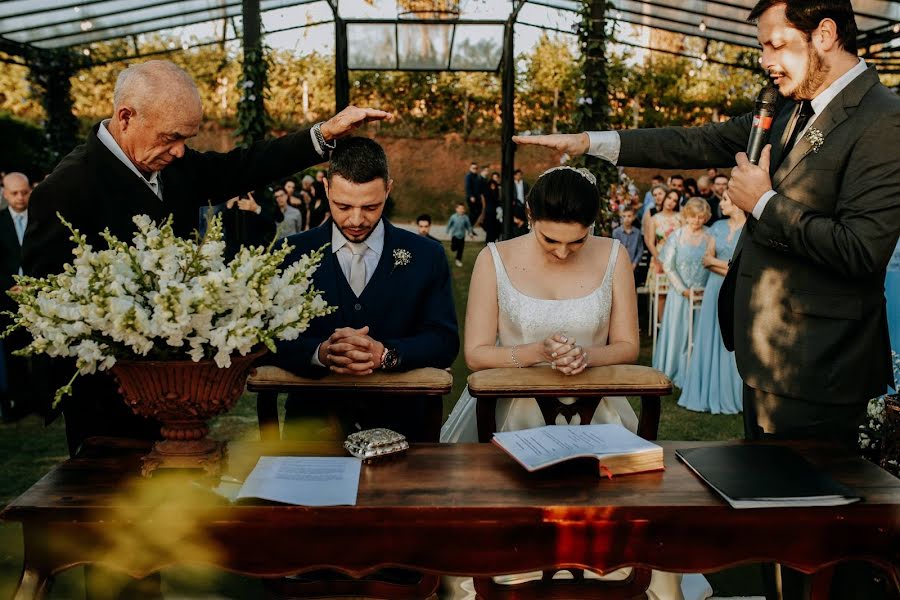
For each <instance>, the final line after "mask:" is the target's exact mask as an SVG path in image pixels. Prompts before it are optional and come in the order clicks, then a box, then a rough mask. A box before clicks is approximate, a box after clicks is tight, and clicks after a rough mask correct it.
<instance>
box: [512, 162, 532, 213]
mask: <svg viewBox="0 0 900 600" xmlns="http://www.w3.org/2000/svg"><path fill="white" fill-rule="evenodd" d="M513 186H514V188H515V190H516V202H518V203H519V205H520V206H525V199H526V198H528V191H529V190H530V189H531V188H529V187H528V182H527V181H525V177H524V175H522V169H516V170H515V171H513Z"/></svg>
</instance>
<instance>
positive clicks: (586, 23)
mask: <svg viewBox="0 0 900 600" xmlns="http://www.w3.org/2000/svg"><path fill="white" fill-rule="evenodd" d="M610 6H611V4H610V3H609V2H607V1H606V0H582V1H581V22H580V23H579V24H578V41H579V46H580V49H581V97H580V98H579V99H578V101H577V102H576V111H575V118H574V125H575V130H576V131H604V130H607V129H609V111H610V104H609V76H608V74H607V72H606V42H607V30H606V14H607V12H608V11H609V9H610ZM570 164H571V165H572V166H575V167H586V168H587V169H589V170H590V171H591V172H592V173H593V174H594V175H596V176H597V186H598V187H599V188H600V198H601V202H600V217H599V220H598V222H597V225H598V228H599V231H600V233H602V234H604V235H609V234H610V233H611V230H612V221H613V217H614V214H613V212H612V209H611V208H610V203H609V193H610V186H612V185H614V184H616V183H618V171H617V170H616V168H615V167H614V166H613V165H611V164H610V163H608V162H606V161H604V160H600V159H598V158H595V157H592V156H587V155H585V156H579V157H577V158H575V159H573V160H572V161H571V163H570Z"/></svg>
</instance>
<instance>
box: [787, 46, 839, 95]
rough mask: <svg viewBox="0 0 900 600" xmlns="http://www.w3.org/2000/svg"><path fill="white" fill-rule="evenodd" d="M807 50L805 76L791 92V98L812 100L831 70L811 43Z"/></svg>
mask: <svg viewBox="0 0 900 600" xmlns="http://www.w3.org/2000/svg"><path fill="white" fill-rule="evenodd" d="M807 52H808V55H809V61H808V64H807V68H806V77H804V78H803V81H801V82H800V84H799V85H798V86H797V87H796V88H795V89H794V91H793V92H792V93H791V99H792V100H797V101H799V100H812V99H813V97H814V96H815V94H816V92H817V91H818V90H819V88H820V87H822V83H823V82H824V81H825V78H826V77H827V76H828V73H829V72H830V71H831V65H828V64H826V63H825V61H824V60H822V55H821V54H819V53H818V52H817V51H816V49H815V48H814V47H813V45H812V44H810V45H809V49H808V50H807Z"/></svg>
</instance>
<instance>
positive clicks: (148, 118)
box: [23, 61, 386, 453]
mask: <svg viewBox="0 0 900 600" xmlns="http://www.w3.org/2000/svg"><path fill="white" fill-rule="evenodd" d="M128 71H131V72H132V75H131V76H130V78H123V76H124V74H123V75H120V79H119V81H118V82H117V84H116V104H117V105H116V106H115V107H114V116H113V119H111V120H107V121H104V124H105V125H104V128H105V131H106V132H109V131H112V130H115V129H116V128H117V127H118V128H120V129H121V128H122V127H123V125H122V124H121V123H122V122H123V121H125V122H126V123H127V126H128V127H132V128H133V129H134V130H136V132H137V133H134V134H131V135H132V138H134V136H137V135H138V133H141V132H145V131H147V130H149V134H147V133H143V135H144V137H148V138H149V141H148V142H147V144H148V145H156V147H157V148H158V147H163V148H165V149H167V150H166V151H165V152H164V153H163V154H161V156H162V159H153V162H150V163H149V165H150V166H148V164H143V163H142V165H140V164H138V163H137V162H135V161H136V160H139V157H140V156H144V155H146V152H145V153H144V154H142V153H141V149H140V148H137V149H134V148H132V150H133V154H134V157H132V156H131V155H126V154H127V153H124V150H123V148H122V145H121V144H116V142H115V141H113V142H112V144H113V146H114V147H115V148H117V149H118V152H119V153H122V155H121V156H119V155H118V154H117V153H116V152H114V151H113V149H112V148H111V147H110V146H109V145H108V144H109V143H110V142H109V139H111V138H107V142H104V141H102V140H101V139H100V138H99V137H98V133H99V132H100V127H101V124H97V125H95V126H94V127H93V128H92V129H91V131H90V133H89V134H88V137H87V140H86V141H85V143H84V144H83V145H81V146H79V147H77V148H75V150H73V151H72V153H71V154H69V155H68V156H66V157H65V158H63V159H62V161H61V162H60V163H59V165H57V167H56V168H55V169H54V170H53V172H52V173H51V174H50V175H49V176H48V177H47V179H46V180H45V181H43V182H42V183H41V184H40V185H39V186H38V187H37V188H36V189H35V190H34V192H33V194H32V197H31V206H30V210H29V222H28V229H27V233H26V237H25V244H24V248H23V252H24V265H25V266H24V269H25V272H26V274H28V275H33V276H38V277H42V276H46V275H48V274H51V273H58V272H61V271H62V268H63V265H64V264H65V263H67V262H70V261H71V260H72V248H73V246H74V244H73V242H71V241H70V240H69V237H70V235H71V234H70V233H69V231H68V230H67V229H66V228H65V227H64V226H63V225H62V223H61V222H60V221H59V219H58V218H57V216H56V215H57V213H59V214H61V215H62V216H63V217H64V218H65V219H66V220H67V221H68V222H70V223H71V224H72V225H73V226H74V227H75V228H76V229H78V230H79V231H80V232H81V233H82V234H83V235H85V236H86V238H87V241H88V243H89V244H92V245H93V246H94V247H95V248H96V247H100V248H103V247H105V243H104V242H102V240H101V238H100V233H101V232H102V231H103V229H104V228H109V230H110V232H111V233H112V234H113V235H115V236H117V237H118V238H119V239H120V240H127V241H129V242H130V241H131V236H132V235H133V233H134V231H135V230H136V227H135V225H134V223H133V222H132V217H134V216H135V215H139V214H146V215H149V216H150V217H151V218H152V219H154V220H157V221H161V220H163V219H165V218H166V217H168V216H169V215H172V217H173V218H174V223H173V227H174V230H175V233H176V234H177V235H180V236H189V235H191V234H192V232H193V231H194V230H195V229H196V228H197V226H198V213H199V211H198V207H200V206H206V205H207V204H208V203H212V204H213V205H215V204H218V203H221V202H225V201H226V200H228V199H229V198H232V197H234V196H238V195H241V194H246V193H247V192H249V191H251V190H254V189H257V188H260V187H262V186H264V185H266V184H268V183H270V182H272V181H276V180H279V179H283V178H285V177H287V176H289V175H290V174H292V173H295V172H297V171H299V170H302V169H304V168H307V167H310V166H312V165H315V164H317V163H320V162H322V160H323V155H322V154H320V153H319V150H318V149H317V147H316V146H319V148H321V144H319V138H318V133H320V132H321V131H323V130H325V128H326V127H327V128H328V132H329V134H331V133H333V134H334V135H335V137H337V136H338V135H342V134H343V133H346V132H348V131H350V130H351V129H353V128H355V127H356V126H357V125H358V124H360V123H362V122H363V121H364V120H365V119H366V118H373V119H379V118H383V116H380V114H384V115H386V113H381V111H369V110H368V109H360V108H356V107H348V108H347V109H345V110H344V111H343V112H342V113H340V114H339V115H337V116H336V117H334V118H332V119H331V120H330V121H328V122H326V123H324V124H317V125H316V126H314V128H313V129H312V130H309V129H308V130H304V131H299V132H297V133H291V134H288V135H285V136H283V137H280V138H277V139H273V140H268V141H263V142H258V143H255V144H253V145H251V146H250V147H249V148H246V149H243V148H242V149H235V150H232V151H231V152H227V153H219V152H198V151H196V150H194V149H191V148H189V147H187V146H185V144H184V142H185V140H186V139H187V138H189V137H191V136H192V135H196V133H197V131H198V129H199V124H200V119H201V116H202V108H201V105H200V97H199V94H198V93H197V91H196V87H195V86H194V85H193V82H192V81H191V80H190V77H189V76H188V75H187V74H186V73H184V72H183V71H181V70H180V69H179V68H178V67H176V66H175V65H173V64H172V63H168V62H167V61H149V62H147V63H141V64H138V65H132V66H131V67H129V69H128ZM140 78H145V79H146V80H147V85H138V84H140V83H142V82H141V81H140ZM129 86H130V87H129ZM120 88H121V90H120ZM159 90H164V93H161V92H160V91H159ZM173 95H175V96H176V97H177V98H184V100H183V101H181V103H179V104H177V105H176V106H174V107H173V106H171V105H170V104H167V102H169V103H171V101H172V100H171V97H172V96H173ZM185 103H188V104H189V106H185ZM194 105H195V106H194ZM153 107H156V110H155V111H152V110H150V109H151V108H153ZM161 109H165V110H161ZM372 112H377V113H380V114H379V115H372V114H371V113H372ZM142 115H143V116H142ZM113 121H115V123H113ZM185 122H187V125H185ZM320 127H321V129H320ZM140 128H142V129H140ZM105 135H109V134H105ZM121 135H122V134H120V136H121ZM313 135H316V136H317V139H316V141H315V142H314V141H313V137H312V136H313ZM322 142H323V143H324V138H322ZM127 143H128V139H126V145H127ZM131 143H132V144H134V143H135V142H134V141H131ZM160 144H161V145H162V146H160ZM128 161H130V163H131V166H130V165H129V164H128ZM141 166H144V167H145V168H143V169H141V170H140V171H136V170H135V169H137V168H140V167H141ZM144 171H153V174H152V176H151V173H149V172H146V173H145V172H144ZM142 174H143V175H142ZM148 181H150V182H155V186H156V188H155V189H152V188H151V187H150V185H148ZM56 362H57V364H56V365H55V366H56V367H59V364H58V362H59V361H56ZM62 367H64V369H62V368H61V367H60V368H58V369H54V370H55V371H60V370H62V372H60V373H57V375H58V376H59V377H60V378H59V379H57V380H56V381H54V382H53V384H55V385H57V386H58V385H59V384H60V381H62V382H65V381H68V379H69V378H70V377H71V375H72V373H73V372H74V364H66V363H63V365H62ZM51 397H52V396H51ZM63 412H64V413H65V417H66V433H67V437H68V442H69V449H70V451H71V452H72V453H74V452H76V451H77V449H78V447H79V445H80V444H81V442H82V441H83V440H84V439H85V438H86V437H88V436H93V435H104V436H117V437H141V438H147V437H156V436H158V435H159V431H158V426H157V424H156V423H154V422H151V421H149V420H146V419H142V418H138V417H136V416H135V415H133V414H132V412H131V411H130V409H129V408H128V407H127V406H126V405H125V403H124V402H123V401H122V398H121V397H120V395H119V394H118V393H117V391H116V386H115V384H114V383H113V379H112V377H110V376H109V375H108V374H105V373H104V374H99V375H97V376H90V377H87V376H86V377H80V378H79V379H78V380H77V381H76V382H75V387H74V393H73V397H71V398H68V399H67V400H65V401H64V402H63Z"/></svg>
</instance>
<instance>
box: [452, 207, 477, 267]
mask: <svg viewBox="0 0 900 600" xmlns="http://www.w3.org/2000/svg"><path fill="white" fill-rule="evenodd" d="M466 232H468V233H469V235H471V236H472V237H475V230H474V229H473V228H472V222H471V221H469V216H468V215H466V205H465V204H463V203H462V202H460V203H458V204H457V205H456V212H455V213H453V214H452V215H450V220H449V221H448V222H447V235H449V236H450V250H451V251H453V252H456V266H457V267H461V266H462V257H463V249H464V248H465V246H466Z"/></svg>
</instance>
